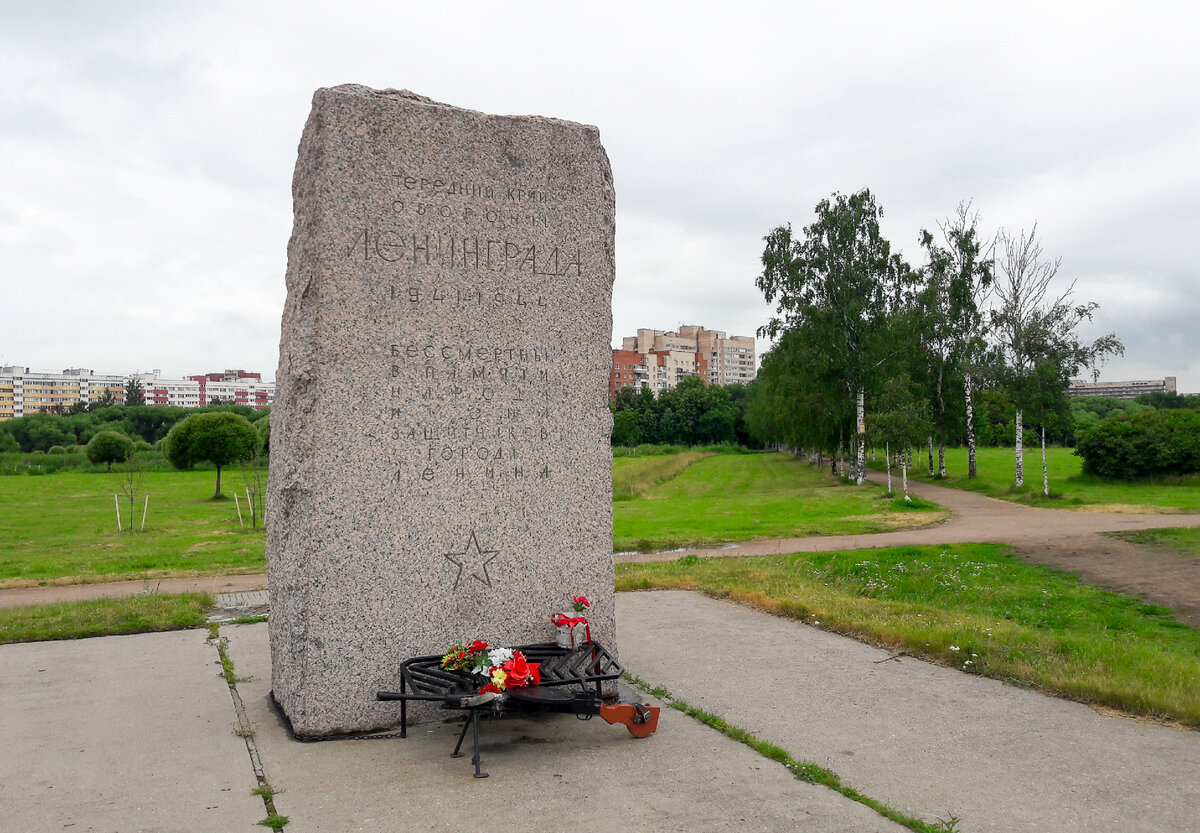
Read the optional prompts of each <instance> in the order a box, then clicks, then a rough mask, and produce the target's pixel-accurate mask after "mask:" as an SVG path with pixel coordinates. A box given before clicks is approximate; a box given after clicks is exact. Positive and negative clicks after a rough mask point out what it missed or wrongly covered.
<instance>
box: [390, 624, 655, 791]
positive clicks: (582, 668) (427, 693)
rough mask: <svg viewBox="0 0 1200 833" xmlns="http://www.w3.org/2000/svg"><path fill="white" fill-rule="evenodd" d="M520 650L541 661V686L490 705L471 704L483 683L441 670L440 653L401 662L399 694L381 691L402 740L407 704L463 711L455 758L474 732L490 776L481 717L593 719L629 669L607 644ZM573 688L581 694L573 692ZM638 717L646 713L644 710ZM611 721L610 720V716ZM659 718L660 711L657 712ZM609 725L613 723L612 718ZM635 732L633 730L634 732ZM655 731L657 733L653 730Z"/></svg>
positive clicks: (516, 691) (474, 757) (476, 750)
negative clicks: (604, 688) (516, 714)
mask: <svg viewBox="0 0 1200 833" xmlns="http://www.w3.org/2000/svg"><path fill="white" fill-rule="evenodd" d="M516 650H518V651H520V652H521V653H522V654H524V655H525V658H526V659H527V660H529V661H530V662H536V663H538V664H539V665H538V668H539V671H540V673H541V683H540V684H539V685H536V686H528V687H525V688H514V689H510V690H509V691H508V692H507V693H506V694H505V695H504V697H502V698H500V699H498V700H494V701H491V702H487V703H483V704H479V705H468V704H467V701H468V700H469V698H470V697H471V695H474V694H475V693H476V689H477V686H478V685H479V682H478V678H477V677H473V676H472V675H469V674H463V673H461V672H457V671H446V670H445V669H443V668H442V667H441V663H442V657H441V655H429V656H421V657H413V658H412V659H408V660H405V661H404V662H403V663H401V664H400V691H398V692H395V691H379V692H377V693H376V695H375V696H376V699H377V700H399V701H400V737H402V738H403V737H407V736H408V701H409V700H426V701H431V702H440V703H441V705H442V708H443V709H454V710H462V711H465V712H467V714H466V715H465V719H464V720H463V727H462V731H461V732H459V734H458V741H457V743H455V745H454V751H453V752H451V753H450V757H452V758H461V757H462V756H463V753H462V745H463V741H464V740H465V739H466V736H467V729H468V728H470V729H471V734H472V744H473V748H474V754H473V755H472V756H471V763H472V764H474V765H475V777H476V778H487V777H488V773H486V772H481V771H480V760H481V758H480V754H479V718H480V717H482V716H484V715H485V713H487V712H492V713H494V714H497V715H499V714H502V713H504V712H506V711H518V710H530V711H550V712H566V713H569V714H577V715H586V716H588V717H591V716H592V715H596V714H601V709H602V708H603V701H602V700H601V698H600V694H601V684H602V683H603V682H604V681H605V680H615V679H617V678H618V677H620V676H621V673H622V672H623V671H624V669H623V668H622V667H621V665H620V663H618V662H617V660H616V658H615V657H613V656H612V654H610V653H609V652H608V651H607V650H606V649H605V648H604V646H603V645H599V644H595V643H593V644H589V645H583V646H580V647H579V648H574V649H568V648H560V647H559V646H558V645H556V644H555V643H553V642H549V643H539V644H536V645H522V646H519V647H518V648H517V649H516ZM572 685H577V686H579V690H570V689H569V687H570V686H572ZM637 708H639V709H641V712H639V713H638V714H639V715H641V714H642V712H646V713H647V714H648V712H647V711H646V709H645V707H640V706H639V707H637ZM606 719H607V718H606ZM655 719H657V709H656V710H655ZM609 722H613V721H612V720H610V721H609ZM637 722H638V723H648V722H649V718H648V717H642V719H640V720H637ZM630 731H633V729H632V728H631V730H630ZM650 731H653V729H650Z"/></svg>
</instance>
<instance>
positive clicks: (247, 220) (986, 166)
mask: <svg viewBox="0 0 1200 833" xmlns="http://www.w3.org/2000/svg"><path fill="white" fill-rule="evenodd" d="M1197 8H1198V7H1197V5H1196V4H1194V3H1191V2H1184V1H1183V0H1181V2H1173V3H1138V4H1136V7H1135V4H1132V3H1120V4H1113V3H1097V2H1086V3H1083V2H1081V3H1065V2H1060V3H1053V4H1047V3H1028V4H1026V3H1011V2H1009V3H988V4H984V3H970V2H938V3H934V2H907V3H896V2H886V3H885V2H879V3H848V2H836V3H835V2H828V0H826V2H821V3H808V2H802V3H782V2H780V3H772V4H765V3H736V4H735V3H730V2H722V3H698V2H689V3H686V4H685V3H678V4H665V3H653V2H637V3H616V2H606V3H589V4H572V3H563V2H561V0H560V2H553V3H521V2H517V0H510V2H506V3H497V2H489V3H453V2H446V3H433V2H425V3H420V4H417V3H404V2H396V0H392V2H380V3H362V2H354V0H343V2H338V3H323V4H317V3H306V2H288V3H250V2H232V3H227V2H204V3H199V2H188V3H166V2H159V1H158V0H156V2H142V3H127V2H94V1H93V2H54V1H53V0H41V1H40V2H38V1H37V0H28V1H27V2H17V0H0V21H2V23H0V114H2V115H0V276H2V284H0V309H2V310H3V314H0V364H16V365H22V366H29V367H31V368H33V369H35V370H62V369H64V368H67V367H78V366H83V367H90V368H93V369H95V370H97V371H101V372H111V373H130V372H133V371H135V370H150V369H153V368H160V369H162V371H163V373H164V375H166V376H169V377H176V378H177V377H180V376H183V375H191V374H196V373H202V372H209V371H214V370H221V369H224V368H244V369H247V370H258V371H261V372H262V373H263V375H264V378H268V379H273V378H274V376H275V366H276V361H277V351H278V342H279V324H280V314H281V311H282V308H283V300H284V270H285V267H286V245H287V240H288V236H289V234H290V232H291V225H292V205H291V192H290V188H291V177H292V169H293V166H294V165H295V161H296V146H297V143H298V141H299V138H300V133H301V129H302V128H303V126H304V122H305V119H306V118H307V115H308V111H309V108H310V104H311V99H312V93H313V91H314V90H316V89H317V88H318V87H329V86H335V85H337V84H342V83H360V84H366V85H368V86H372V87H376V88H387V87H395V88H406V89H410V90H413V91H414V92H418V93H420V94H422V95H426V96H429V97H431V98H434V99H436V100H439V101H443V102H446V103H449V104H454V105H459V106H463V107H469V108H472V109H476V110H482V111H485V112H490V113H503V114H538V115H546V116H555V117H558V118H564V119H570V120H574V121H580V122H585V123H588V124H594V125H597V126H598V127H599V128H600V136H601V140H602V141H603V143H604V145H605V148H606V149H607V151H608V155H609V158H610V159H611V161H612V168H613V174H614V178H615V181H616V192H617V278H616V285H615V288H614V292H613V325H614V333H613V335H614V340H616V341H617V343H618V344H619V341H620V337H621V336H623V335H632V334H633V333H634V332H635V331H636V329H637V328H638V327H653V328H657V329H673V328H675V327H676V326H678V325H679V324H703V325H704V326H706V327H709V328H711V329H719V330H725V331H727V332H729V333H730V334H736V335H753V334H754V331H755V330H756V329H757V328H758V327H759V326H760V325H761V324H763V323H764V322H765V321H766V319H767V317H768V315H769V313H770V310H769V308H768V306H767V305H766V303H765V302H764V301H763V299H762V296H761V294H760V293H759V292H758V291H757V290H756V289H755V286H754V280H755V278H756V276H757V275H758V273H759V257H760V255H761V253H762V246H763V243H762V238H763V236H764V235H765V234H766V233H767V232H768V231H770V229H771V228H773V227H774V226H777V225H780V224H783V223H788V222H790V223H792V224H793V226H794V227H795V228H796V229H797V230H799V229H800V228H802V227H803V226H805V225H807V224H808V223H810V222H811V221H812V219H813V207H814V206H815V205H816V203H817V202H818V201H820V200H821V199H823V198H825V197H827V196H829V195H830V194H831V193H832V192H834V191H840V192H843V193H849V192H851V191H855V190H858V189H860V188H863V187H869V188H871V190H872V191H873V192H874V193H875V195H876V198H877V200H878V201H879V203H880V204H881V205H882V206H883V208H884V211H885V225H884V232H885V234H886V236H887V237H888V238H889V239H890V240H891V241H892V244H893V246H894V247H896V248H898V249H899V250H901V251H902V252H903V253H904V255H905V256H906V257H907V258H908V259H909V260H910V261H911V262H913V263H914V264H919V263H920V260H921V252H920V250H919V248H918V246H917V235H918V233H919V231H920V229H921V228H922V227H928V228H931V229H932V228H934V226H935V224H936V223H937V222H938V221H939V220H940V219H943V218H945V217H947V216H948V215H950V214H951V213H953V212H954V210H955V207H956V206H957V204H958V203H959V202H960V201H962V200H971V201H973V205H974V208H975V209H977V210H978V211H979V212H980V213H981V215H982V218H983V227H984V229H985V231H987V232H994V231H995V230H996V229H999V228H1001V227H1005V228H1009V229H1013V230H1019V229H1021V228H1029V227H1030V226H1032V224H1033V223H1034V222H1037V223H1038V232H1039V236H1040V237H1041V239H1042V241H1043V246H1044V250H1045V252H1046V254H1047V255H1050V256H1052V257H1060V258H1061V259H1062V267H1061V271H1060V280H1062V281H1063V283H1062V288H1065V287H1066V285H1067V284H1068V283H1069V281H1070V280H1071V279H1074V280H1075V281H1076V285H1075V296H1076V298H1077V299H1079V300H1094V301H1097V302H1099V304H1100V311H1099V315H1098V317H1097V320H1096V322H1095V325H1094V326H1093V327H1092V328H1090V329H1089V330H1087V331H1086V332H1085V335H1090V336H1092V337H1095V336H1097V335H1100V334H1101V333H1104V332H1108V331H1115V332H1116V333H1117V335H1118V336H1119V337H1120V338H1121V339H1123V340H1124V342H1125V345H1126V352H1125V357H1124V358H1123V359H1116V360H1114V361H1111V362H1110V363H1109V364H1108V365H1107V366H1106V367H1105V368H1104V370H1103V373H1102V375H1101V379H1102V380H1103V379H1109V380H1120V379H1133V378H1138V379H1141V378H1146V379H1151V378H1161V377H1163V376H1165V375H1174V376H1177V377H1178V378H1179V386H1180V390H1181V391H1184V392H1192V391H1200V355H1198V351H1197V349H1196V346H1195V345H1196V343H1197V335H1196V334H1197V329H1198V327H1197V321H1198V320H1200V298H1198V293H1197V289H1198V281H1197V277H1198V273H1200V267H1198V266H1197V264H1198V263H1200V255H1198V254H1197V251H1196V249H1197V243H1198V237H1200V234H1198V232H1200V81H1198V79H1200V47H1198V46H1197V44H1198V43H1200V11H1198V10H1197ZM765 346H766V343H765V342H760V350H761V349H762V348H764V347H765Z"/></svg>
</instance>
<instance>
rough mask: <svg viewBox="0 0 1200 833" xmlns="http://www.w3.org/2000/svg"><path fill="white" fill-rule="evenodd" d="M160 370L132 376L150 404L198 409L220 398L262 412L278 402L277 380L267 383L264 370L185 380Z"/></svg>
mask: <svg viewBox="0 0 1200 833" xmlns="http://www.w3.org/2000/svg"><path fill="white" fill-rule="evenodd" d="M161 373H162V371H159V370H154V371H151V372H150V373H137V374H134V377H133V378H136V379H137V380H138V381H139V382H141V384H142V389H143V390H144V392H145V397H146V404H147V405H173V406H176V407H181V408H196V407H199V406H200V405H211V404H212V403H213V402H214V401H220V402H232V403H234V404H236V405H249V406H250V407H252V408H254V409H255V410H259V411H261V410H262V409H263V408H266V407H267V406H268V405H270V404H271V403H272V402H274V401H275V383H274V382H264V381H263V380H262V374H261V373H252V372H248V371H245V370H226V371H225V372H223V373H205V374H202V375H199V376H189V377H187V378H186V379H163V378H161V375H160V374H161Z"/></svg>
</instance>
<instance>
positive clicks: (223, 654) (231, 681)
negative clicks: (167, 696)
mask: <svg viewBox="0 0 1200 833" xmlns="http://www.w3.org/2000/svg"><path fill="white" fill-rule="evenodd" d="M208 641H209V642H211V643H212V644H213V645H215V646H216V649H217V660H218V662H219V664H220V665H221V668H222V671H223V676H224V677H225V684H226V685H227V686H228V687H229V696H230V698H232V700H233V713H234V716H235V718H236V722H235V731H236V734H237V735H238V737H240V738H241V739H242V740H244V741H245V742H246V752H247V753H249V755H250V768H251V769H252V770H253V771H254V779H255V781H256V782H257V783H258V788H259V789H260V790H262V793H261V796H262V800H263V806H264V807H265V808H266V811H267V818H276V817H278V813H277V812H276V809H275V798H274V795H273V794H272V793H271V791H270V789H269V782H268V781H267V774H266V772H265V771H264V770H263V765H262V758H261V757H260V756H259V754H258V744H257V743H255V741H254V727H253V725H252V724H251V723H250V720H249V718H247V717H246V706H245V704H244V703H243V702H242V695H241V694H240V693H239V692H238V689H237V677H236V676H234V675H233V674H232V673H230V672H225V671H224V669H226V668H232V667H233V665H232V661H231V660H230V658H229V649H228V645H229V640H228V639H226V638H225V637H223V636H217V637H210V638H209V639H208ZM272 829H273V830H275V831H276V833H278V831H281V830H283V827H272Z"/></svg>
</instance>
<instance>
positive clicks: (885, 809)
mask: <svg viewBox="0 0 1200 833" xmlns="http://www.w3.org/2000/svg"><path fill="white" fill-rule="evenodd" d="M623 679H624V680H625V681H626V682H628V683H629V684H630V685H632V686H635V687H636V688H638V689H640V690H641V691H643V692H644V693H646V694H648V695H650V696H651V697H654V698H655V699H657V700H659V701H660V702H662V703H663V704H665V705H666V706H668V707H670V708H672V709H675V710H676V711H678V712H682V713H683V714H685V715H687V716H688V717H690V718H691V719H693V720H695V721H696V722H698V723H702V724H704V725H705V726H708V727H709V728H710V729H713V730H714V731H717V732H720V733H721V734H723V735H725V736H726V737H728V738H730V739H731V740H735V741H737V742H738V743H742V744H745V745H746V746H749V747H750V748H751V749H753V750H754V751H755V752H757V753H758V754H760V755H762V756H763V757H764V758H766V759H768V760H771V761H774V762H776V763H778V764H779V765H780V766H782V767H783V768H784V769H786V770H788V772H790V773H791V774H792V777H794V778H795V779H796V780H798V781H802V782H805V783H809V784H813V785H814V786H822V787H825V788H826V789H829V790H833V791H834V792H836V793H839V794H840V795H842V796H845V797H846V798H848V799H850V800H851V801H855V802H857V803H859V804H862V805H863V806H865V807H869V808H870V809H872V810H874V811H875V812H876V813H878V814H879V815H881V816H883V817H884V818H885V819H888V820H889V821H893V822H895V823H897V824H900V825H903V826H904V827H907V828H908V829H909V830H912V831H914V832H915V833H943V832H944V833H953V831H957V830H958V829H959V828H958V822H959V821H960V819H958V818H957V817H955V816H954V815H953V814H952V813H950V814H947V815H948V818H946V819H938V820H937V821H935V822H927V821H925V820H924V819H920V818H915V817H913V816H909V815H907V814H905V813H902V812H900V811H898V810H894V809H892V808H891V807H889V806H888V805H886V804H884V803H883V802H882V801H878V800H876V799H874V798H871V797H870V796H868V795H864V794H863V793H861V792H859V791H858V790H856V789H854V788H853V787H849V786H846V785H845V784H844V783H843V782H842V779H841V777H840V776H839V775H838V774H837V773H835V772H833V771H831V770H829V769H826V768H825V767H823V766H820V765H819V764H814V763H811V762H807V761H800V760H797V759H796V758H795V757H794V756H793V755H792V754H791V753H790V752H788V751H787V750H786V749H784V748H782V747H781V746H779V745H778V744H775V743H772V742H771V741H768V740H763V739H762V738H760V737H758V736H757V735H755V734H754V733H753V732H751V731H748V730H746V729H743V728H741V727H740V726H736V725H734V724H733V723H730V722H729V721H727V720H725V718H723V717H721V716H720V715H717V714H714V713H712V712H709V711H705V710H704V709H700V708H696V707H695V706H692V705H689V704H688V703H687V702H686V701H684V700H681V699H680V698H678V697H676V696H675V695H674V694H672V693H671V692H670V691H668V690H667V688H666V687H665V686H655V685H652V684H651V683H648V682H646V681H645V680H643V679H642V678H641V677H638V676H637V675H636V674H633V673H631V672H630V671H628V670H626V671H625V673H624V675H623ZM767 749H769V750H770V752H768V751H766V750H767Z"/></svg>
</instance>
